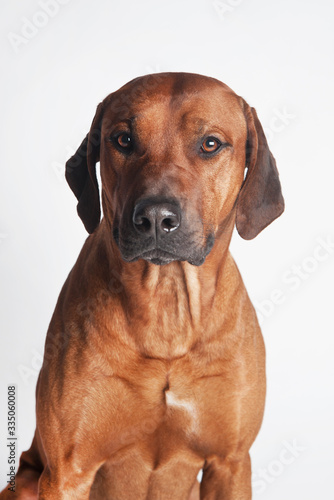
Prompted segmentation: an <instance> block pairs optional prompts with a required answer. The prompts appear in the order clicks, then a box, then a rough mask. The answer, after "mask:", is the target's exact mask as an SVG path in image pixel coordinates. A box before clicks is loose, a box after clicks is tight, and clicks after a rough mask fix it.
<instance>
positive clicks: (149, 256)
mask: <svg viewBox="0 0 334 500" xmlns="http://www.w3.org/2000/svg"><path fill="white" fill-rule="evenodd" d="M121 255H122V258H123V260H125V261H126V262H136V261H138V260H140V259H142V260H146V262H149V263H151V264H155V265H156V266H165V265H166V264H170V263H171V262H185V261H186V262H189V264H192V265H193V266H201V265H202V264H203V263H204V261H205V259H206V256H207V254H206V255H199V256H192V257H190V256H187V257H185V256H182V255H177V254H172V253H170V252H166V251H164V250H160V249H154V250H149V251H146V252H143V253H141V254H138V255H136V256H135V257H131V256H129V255H124V254H123V253H122V252H121Z"/></svg>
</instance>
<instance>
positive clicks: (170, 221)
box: [161, 217, 180, 233]
mask: <svg viewBox="0 0 334 500" xmlns="http://www.w3.org/2000/svg"><path fill="white" fill-rule="evenodd" d="M179 225H180V222H179V220H178V219H177V217H166V218H165V219H162V221H161V227H162V229H163V230H164V231H166V233H170V232H171V231H175V229H177V228H178V227H179Z"/></svg>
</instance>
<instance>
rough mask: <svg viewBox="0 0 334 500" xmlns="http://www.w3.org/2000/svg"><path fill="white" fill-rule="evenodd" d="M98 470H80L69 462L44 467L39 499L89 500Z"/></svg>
mask: <svg viewBox="0 0 334 500" xmlns="http://www.w3.org/2000/svg"><path fill="white" fill-rule="evenodd" d="M95 474H96V470H91V471H89V472H84V473H83V472H80V471H78V470H75V468H73V467H71V466H70V465H69V464H63V465H62V467H61V468H59V467H55V466H54V465H53V464H52V465H50V467H49V466H48V467H47V468H46V469H44V472H43V474H42V476H41V478H40V481H39V492H38V493H39V494H38V499H39V500H88V499H89V493H90V489H91V486H92V484H93V481H94V477H95Z"/></svg>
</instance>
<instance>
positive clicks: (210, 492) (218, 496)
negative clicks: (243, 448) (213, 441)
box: [200, 453, 252, 500]
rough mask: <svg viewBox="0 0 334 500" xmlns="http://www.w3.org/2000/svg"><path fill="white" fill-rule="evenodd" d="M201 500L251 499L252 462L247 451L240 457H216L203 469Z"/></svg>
mask: <svg viewBox="0 0 334 500" xmlns="http://www.w3.org/2000/svg"><path fill="white" fill-rule="evenodd" d="M200 498H201V500H251V498H252V488H251V463H250V457H249V454H248V453H247V454H246V455H245V456H244V457H241V458H238V459H228V458H226V459H219V458H215V459H213V460H212V461H210V464H209V465H207V466H206V467H204V469H203V478H202V482H201V489H200Z"/></svg>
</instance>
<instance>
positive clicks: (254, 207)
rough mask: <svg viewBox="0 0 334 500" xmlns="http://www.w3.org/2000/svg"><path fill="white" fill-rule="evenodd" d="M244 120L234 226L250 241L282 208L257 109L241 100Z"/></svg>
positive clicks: (272, 162)
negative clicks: (245, 132)
mask: <svg viewBox="0 0 334 500" xmlns="http://www.w3.org/2000/svg"><path fill="white" fill-rule="evenodd" d="M243 104H244V113H245V117H246V122H247V130H248V136H247V146H246V167H247V169H248V170H247V176H246V179H245V180H244V183H243V185H242V187H241V190H240V193H239V196H238V200H237V215H236V227H237V230H238V233H239V234H240V236H241V237H242V238H244V239H245V240H251V239H252V238H255V236H257V235H258V234H259V232H260V231H262V229H264V228H265V227H267V226H268V225H269V224H270V223H271V222H272V221H273V220H275V219H276V218H277V217H279V216H280V215H281V214H282V213H283V211H284V199H283V196H282V191H281V184H280V181H279V176H278V170H277V167H276V161H275V158H274V157H273V155H272V154H271V152H270V151H269V147H268V143H267V139H266V137H265V135H264V132H263V128H262V126H261V123H260V121H259V119H258V117H257V114H256V111H255V109H254V108H250V106H249V105H248V104H247V103H246V102H245V101H244V100H243Z"/></svg>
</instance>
